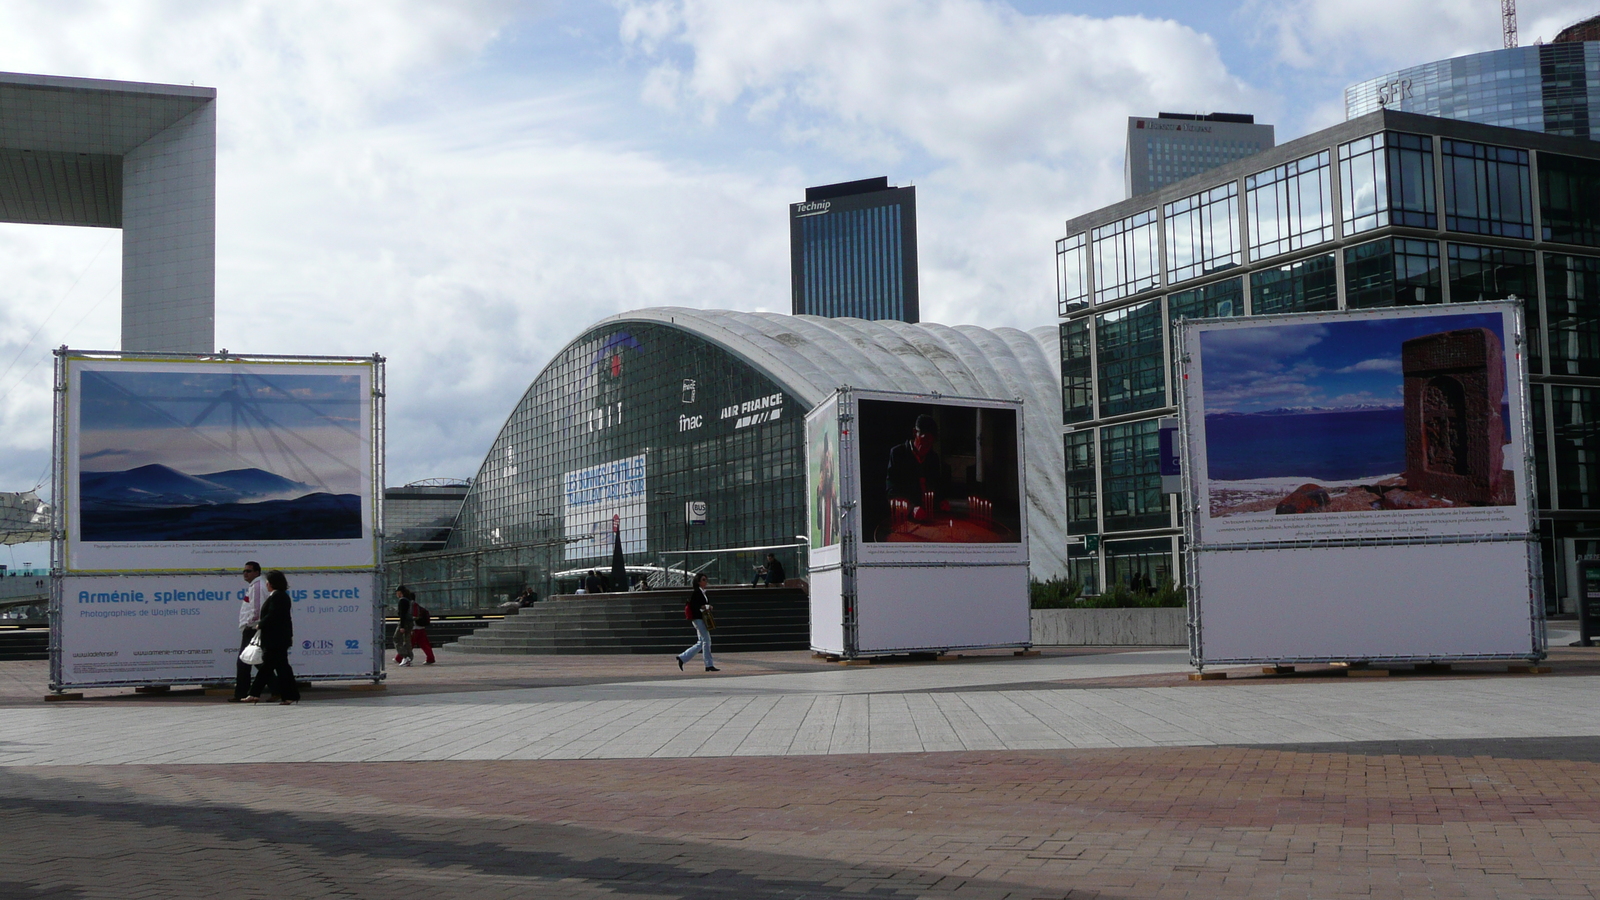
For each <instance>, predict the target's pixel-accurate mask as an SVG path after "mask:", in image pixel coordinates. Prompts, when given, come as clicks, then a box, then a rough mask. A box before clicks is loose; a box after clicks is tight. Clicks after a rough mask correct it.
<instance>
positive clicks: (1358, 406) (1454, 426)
mask: <svg viewBox="0 0 1600 900" xmlns="http://www.w3.org/2000/svg"><path fill="white" fill-rule="evenodd" d="M1504 331H1505V324H1504V322H1503V321H1502V319H1501V316H1500V315H1499V314H1498V313H1469V312H1460V313H1440V314H1438V315H1426V316H1417V315H1407V316H1400V317H1396V318H1392V319H1374V318H1371V317H1366V318H1361V319H1354V320H1348V321H1339V320H1332V319H1324V320H1322V321H1317V322H1294V323H1284V324H1262V325H1259V326H1254V327H1234V328H1228V329H1219V330H1216V331H1207V332H1204V333H1202V335H1201V338H1200V340H1201V347H1202V350H1203V359H1204V365H1203V371H1202V377H1201V382H1202V390H1203V392H1204V402H1205V435H1206V474H1207V491H1208V500H1209V502H1208V504H1207V505H1208V507H1209V511H1210V517H1211V518H1220V517H1223V516H1229V517H1232V516H1238V517H1242V518H1248V517H1271V516H1283V515H1298V514H1304V513H1345V512H1371V511H1379V510H1429V509H1451V508H1457V507H1472V506H1511V505H1514V503H1515V501H1516V487H1515V484H1516V483H1515V480H1514V478H1513V476H1512V473H1511V472H1509V471H1506V470H1505V468H1504V465H1505V458H1506V447H1505V445H1506V442H1507V440H1508V437H1507V435H1508V434H1509V430H1508V429H1507V427H1506V419H1505V417H1506V415H1507V413H1506V412H1505V404H1506V403H1507V401H1508V398H1507V396H1506V356H1505V351H1504V349H1503V348H1504V346H1505V341H1504V338H1503V337H1502V335H1503V334H1504Z"/></svg>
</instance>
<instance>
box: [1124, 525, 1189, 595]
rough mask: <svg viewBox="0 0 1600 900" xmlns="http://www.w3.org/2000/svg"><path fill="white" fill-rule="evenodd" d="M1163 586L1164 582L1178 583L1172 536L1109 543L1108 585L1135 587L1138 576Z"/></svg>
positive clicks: (1152, 584) (1146, 581)
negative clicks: (1173, 566) (1173, 565)
mask: <svg viewBox="0 0 1600 900" xmlns="http://www.w3.org/2000/svg"><path fill="white" fill-rule="evenodd" d="M1135 575H1140V576H1143V579H1144V582H1145V583H1146V584H1149V585H1151V586H1152V587H1160V586H1161V583H1162V582H1163V581H1167V580H1169V579H1170V580H1171V581H1172V582H1173V583H1177V581H1178V578H1177V575H1176V574H1175V573H1174V572H1173V571H1172V538H1165V537H1163V538H1146V539H1144V540H1137V541H1107V542H1106V586H1107V587H1108V588H1109V587H1111V586H1112V585H1118V584H1120V585H1122V586H1123V587H1125V588H1131V587H1133V583H1134V576H1135Z"/></svg>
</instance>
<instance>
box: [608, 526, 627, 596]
mask: <svg viewBox="0 0 1600 900" xmlns="http://www.w3.org/2000/svg"><path fill="white" fill-rule="evenodd" d="M611 589H612V590H613V591H625V590H627V589H628V566H627V564H625V563H624V562H623V561H622V517H621V516H612V517H611Z"/></svg>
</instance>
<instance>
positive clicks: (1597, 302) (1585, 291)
mask: <svg viewBox="0 0 1600 900" xmlns="http://www.w3.org/2000/svg"><path fill="white" fill-rule="evenodd" d="M1544 288H1545V306H1546V312H1547V314H1548V321H1547V327H1546V340H1547V342H1548V344H1549V355H1548V357H1547V358H1546V360H1545V363H1546V366H1547V371H1548V372H1549V373H1550V374H1551V375H1583V376H1590V377H1593V376H1600V259H1597V258H1595V257H1592V256H1567V255H1564V254H1560V253H1546V254H1545V256H1544Z"/></svg>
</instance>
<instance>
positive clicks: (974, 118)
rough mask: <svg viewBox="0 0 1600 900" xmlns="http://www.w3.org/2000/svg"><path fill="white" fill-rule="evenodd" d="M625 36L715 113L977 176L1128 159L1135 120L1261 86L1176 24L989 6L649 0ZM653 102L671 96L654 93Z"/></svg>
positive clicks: (1208, 105) (1229, 100)
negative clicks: (845, 133)
mask: <svg viewBox="0 0 1600 900" xmlns="http://www.w3.org/2000/svg"><path fill="white" fill-rule="evenodd" d="M623 22H624V26H623V31H622V37H623V39H624V40H625V41H626V42H628V43H629V44H631V45H632V46H634V47H635V48H636V49H638V50H639V51H640V52H642V53H644V54H646V55H647V56H650V57H652V58H655V59H657V60H658V68H659V70H660V71H663V72H667V73H670V75H669V76H668V77H665V78H662V79H660V80H659V81H656V82H653V83H652V88H653V89H659V87H660V86H661V85H663V84H668V83H672V84H675V85H676V86H677V90H678V93H679V94H680V95H681V96H682V98H683V99H685V100H687V101H691V102H693V103H695V104H697V105H699V106H700V107H701V108H702V109H703V110H705V111H706V112H707V113H708V114H715V113H717V112H718V111H719V110H722V109H724V108H727V107H730V106H734V105H736V104H739V103H744V104H746V105H747V106H748V107H749V109H750V110H752V111H754V112H756V113H757V114H762V115H779V114H781V113H780V112H779V111H780V110H786V111H789V114H791V115H797V113H796V112H795V111H797V110H800V111H805V112H808V113H810V114H812V115H815V116H818V117H820V118H821V119H822V120H823V124H822V125H820V126H819V129H826V128H835V129H837V128H840V127H842V128H845V129H848V130H851V131H856V130H860V129H872V130H884V131H887V132H892V133H893V134H895V135H896V136H897V138H898V139H899V140H901V141H902V142H904V143H905V144H907V145H909V146H912V147H914V148H916V149H917V150H919V151H922V152H926V153H928V154H931V155H932V156H934V157H936V158H939V159H943V160H947V161H954V162H959V163H961V164H964V165H968V166H982V165H993V164H996V163H1002V164H1003V163H1009V162H1011V161H1014V160H1017V159H1019V158H1020V159H1028V158H1040V157H1044V158H1057V159H1066V158H1069V157H1082V156H1092V155H1095V154H1099V153H1105V152H1108V151H1113V150H1120V148H1121V145H1122V142H1123V136H1122V135H1123V125H1124V123H1123V121H1122V119H1123V118H1125V117H1126V116H1127V115H1131V114H1150V113H1153V112H1154V111H1156V109H1157V108H1160V109H1176V110H1190V109H1207V110H1209V109H1212V108H1231V107H1232V106H1237V105H1238V104H1240V103H1241V102H1243V101H1244V99H1245V98H1248V97H1251V96H1252V95H1253V92H1252V91H1250V90H1249V89H1248V88H1246V87H1245V86H1244V85H1243V84H1242V83H1241V82H1239V81H1238V80H1237V79H1235V78H1233V77H1232V76H1230V75H1229V74H1228V72H1227V70H1226V67H1224V66H1223V65H1222V63H1221V61H1220V59H1219V58H1218V56H1217V52H1216V47H1215V45H1214V43H1213V42H1212V40H1211V39H1210V38H1209V37H1208V36H1206V35H1203V34H1199V33H1197V32H1195V31H1194V30H1192V29H1190V28H1187V27H1185V26H1182V25H1179V24H1177V23H1175V22H1171V21H1161V20H1155V19H1148V18H1142V17H1137V16H1118V17H1114V18H1109V19H1097V18H1091V17H1088V16H1076V15H1053V16H1024V15H1022V14H1020V13H1018V12H1016V11H1015V10H1014V9H1012V8H1010V7H1008V6H1004V5H1001V4H998V3H988V2H980V0H882V2H874V3H860V2H853V0H811V2H787V0H785V2H778V0H765V2H752V0H644V2H629V3H627V4H626V5H625V13H624V17H623ZM651 96H652V97H655V96H657V94H654V93H653V94H652V95H651Z"/></svg>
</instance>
